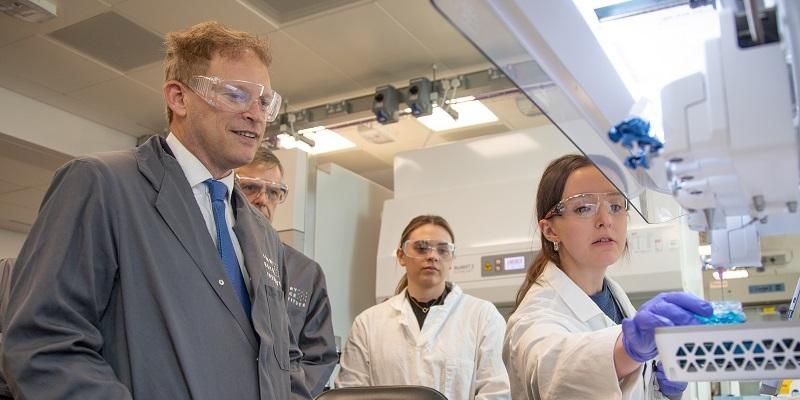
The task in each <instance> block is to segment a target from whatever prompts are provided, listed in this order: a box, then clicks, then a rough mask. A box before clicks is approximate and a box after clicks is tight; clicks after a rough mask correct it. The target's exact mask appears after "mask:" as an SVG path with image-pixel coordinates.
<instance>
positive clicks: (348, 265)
mask: <svg viewBox="0 0 800 400" xmlns="http://www.w3.org/2000/svg"><path fill="white" fill-rule="evenodd" d="M316 188H317V194H316V224H315V225H316V232H315V234H314V241H315V243H316V245H315V252H314V253H315V254H314V255H315V257H314V259H316V260H317V262H319V264H320V265H321V266H322V269H323V270H324V271H325V277H326V279H327V283H328V295H329V297H330V301H331V308H332V312H333V331H334V334H335V335H337V336H340V337H341V338H342V343H344V341H345V340H346V338H347V335H348V333H349V332H350V327H351V325H352V323H353V320H354V319H355V317H356V316H357V315H358V314H359V313H360V312H361V311H363V310H365V309H367V308H368V307H370V306H372V305H374V304H375V259H376V255H377V251H378V234H379V232H380V226H381V221H380V216H381V210H382V209H383V203H384V201H386V200H388V199H390V198H391V197H392V192H391V191H389V190H388V189H386V188H384V187H383V186H380V185H378V184H376V183H374V182H372V181H369V180H367V179H365V178H363V177H361V176H359V175H356V174H355V173H353V172H351V171H349V170H347V169H344V168H342V167H340V166H338V165H336V164H324V165H321V166H320V167H319V169H317V185H316Z"/></svg>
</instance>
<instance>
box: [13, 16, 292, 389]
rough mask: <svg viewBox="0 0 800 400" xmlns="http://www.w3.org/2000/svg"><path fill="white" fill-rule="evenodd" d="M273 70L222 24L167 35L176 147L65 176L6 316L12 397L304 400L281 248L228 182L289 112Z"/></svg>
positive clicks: (260, 47)
mask: <svg viewBox="0 0 800 400" xmlns="http://www.w3.org/2000/svg"><path fill="white" fill-rule="evenodd" d="M270 58H271V57H270V54H269V49H268V46H267V44H266V42H265V41H264V40H263V39H259V38H257V37H255V36H253V35H250V34H248V33H245V32H238V31H233V30H230V29H228V28H226V27H224V26H222V25H220V24H218V23H216V22H207V23H201V24H198V25H195V26H193V27H191V28H189V29H188V30H186V31H183V32H174V33H170V34H168V35H167V37H166V59H165V69H166V81H165V82H164V85H163V94H164V98H165V101H166V105H167V115H168V119H169V126H170V130H171V132H170V134H169V135H168V136H167V138H166V139H165V138H161V137H157V136H156V137H152V138H151V139H150V140H148V141H147V142H146V143H144V144H143V145H141V146H139V147H138V148H136V149H132V150H126V151H118V152H111V153H104V154H97V155H91V156H85V157H79V158H78V159H76V160H73V161H71V162H69V163H67V164H66V165H65V166H63V167H62V168H60V169H59V170H58V171H57V172H56V173H55V176H54V178H53V182H52V184H51V186H50V188H49V189H48V191H47V194H46V195H45V198H44V200H43V202H42V205H41V209H40V211H39V216H38V219H37V220H36V222H35V223H34V225H33V227H32V229H31V232H30V234H29V236H28V238H27V240H26V242H25V244H24V245H23V248H22V250H21V253H20V255H19V258H18V260H17V264H16V266H15V268H14V270H13V272H12V283H11V293H10V296H9V298H10V301H9V304H8V312H7V313H6V314H5V316H4V318H3V326H4V327H5V328H6V330H5V332H4V336H5V340H4V343H3V349H2V350H3V351H2V362H3V366H4V367H5V373H6V378H7V380H8V382H9V384H10V387H11V390H12V392H13V393H14V395H15V398H17V399H62V400H63V399H105V400H108V399H132V398H137V399H147V400H153V399H155V400H158V399H165V400H167V399H169V400H174V399H195V400H201V399H208V400H219V399H263V400H266V399H288V398H290V396H291V395H290V392H293V391H296V393H292V394H295V395H298V396H299V397H308V395H307V394H305V393H303V389H304V388H303V387H302V385H300V384H298V385H292V383H295V382H302V376H299V379H297V378H298V377H295V376H294V374H299V375H302V371H301V370H300V369H299V368H292V365H293V361H294V362H296V360H291V357H290V337H289V329H288V321H287V317H286V307H285V305H284V301H283V291H282V288H281V286H280V285H281V284H280V282H281V279H282V277H281V276H280V275H281V274H280V271H281V268H282V265H281V264H282V258H283V250H282V247H281V243H280V240H279V238H278V235H277V233H276V232H275V231H274V230H273V229H272V228H271V227H270V225H269V223H268V222H267V221H266V220H265V219H264V218H263V216H262V215H261V214H260V213H259V212H258V211H257V210H256V209H254V208H253V207H251V206H250V205H249V203H248V202H247V199H246V198H245V196H244V195H243V194H242V192H241V191H240V190H239V188H238V187H236V186H235V184H234V175H233V169H234V168H236V167H239V166H242V165H244V164H247V163H248V162H250V160H252V158H253V155H254V154H255V151H256V149H257V148H258V146H259V144H260V141H261V138H262V136H263V134H264V132H265V128H266V125H267V122H268V121H271V120H274V118H275V116H276V115H277V110H278V109H279V107H280V96H278V95H277V94H276V93H275V92H274V91H273V90H272V89H271V86H270V79H269V74H268V72H267V69H268V66H269V64H270ZM294 349H295V350H296V347H294ZM293 355H294V356H295V357H296V358H299V351H298V352H294V353H293ZM290 375H291V377H290Z"/></svg>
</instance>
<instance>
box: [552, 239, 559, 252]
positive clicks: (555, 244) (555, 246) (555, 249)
mask: <svg viewBox="0 0 800 400" xmlns="http://www.w3.org/2000/svg"><path fill="white" fill-rule="evenodd" d="M553 250H554V251H555V252H558V242H557V241H554V242H553Z"/></svg>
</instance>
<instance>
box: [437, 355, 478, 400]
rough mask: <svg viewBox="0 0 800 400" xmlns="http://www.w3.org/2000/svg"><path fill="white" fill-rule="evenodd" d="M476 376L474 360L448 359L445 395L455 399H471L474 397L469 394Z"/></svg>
mask: <svg viewBox="0 0 800 400" xmlns="http://www.w3.org/2000/svg"><path fill="white" fill-rule="evenodd" d="M474 374H475V362H474V361H473V360H465V359H458V358H455V359H448V360H447V362H446V363H445V384H444V388H445V395H447V396H451V397H449V398H453V399H456V398H458V399H471V398H472V397H473V396H472V394H471V393H468V392H469V391H470V390H471V387H472V381H473V379H472V377H473V375H474ZM453 396H456V397H453Z"/></svg>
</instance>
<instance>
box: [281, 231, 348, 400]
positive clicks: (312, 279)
mask: <svg viewBox="0 0 800 400" xmlns="http://www.w3.org/2000/svg"><path fill="white" fill-rule="evenodd" d="M283 254H284V260H285V262H284V263H285V265H286V274H284V275H283V276H284V280H283V287H284V290H285V292H286V308H287V310H288V311H289V327H290V329H291V335H292V336H293V337H294V339H295V342H296V343H297V344H298V346H299V347H300V351H302V353H303V357H302V359H301V360H300V366H301V367H302V369H303V372H304V373H305V380H306V387H307V388H308V390H309V392H310V393H311V394H312V395H314V396H316V395H319V394H320V393H322V389H323V388H325V383H327V382H328V379H329V378H330V376H331V373H332V372H333V369H334V367H336V362H338V361H339V356H338V354H336V343H335V341H334V337H333V324H332V322H331V304H330V302H329V301H328V288H327V286H326V285H325V273H324V272H322V268H321V267H320V266H319V264H318V263H317V262H316V261H314V260H312V259H310V258H308V257H306V255H305V254H303V253H301V252H299V251H297V250H295V249H294V248H292V247H291V246H289V245H284V253H283Z"/></svg>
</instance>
